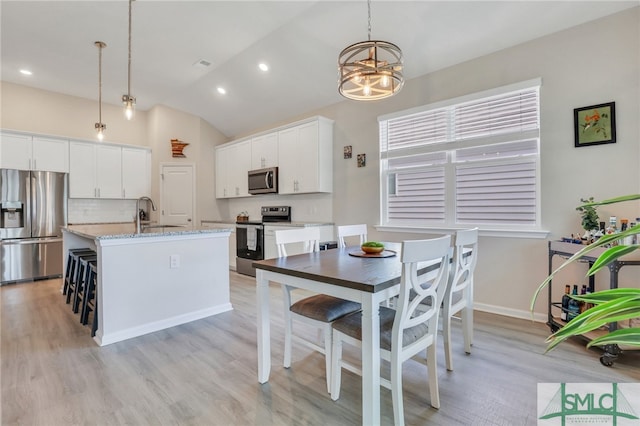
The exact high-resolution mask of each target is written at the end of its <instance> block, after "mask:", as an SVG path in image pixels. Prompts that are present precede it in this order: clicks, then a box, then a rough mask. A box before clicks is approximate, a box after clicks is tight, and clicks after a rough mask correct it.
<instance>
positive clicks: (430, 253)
mask: <svg viewBox="0 0 640 426" xmlns="http://www.w3.org/2000/svg"><path fill="white" fill-rule="evenodd" d="M450 256H451V236H450V235H446V236H444V237H440V238H433V239H429V240H411V241H404V242H403V243H402V257H401V261H402V277H401V281H400V295H399V297H398V306H397V307H396V316H395V320H394V322H393V334H392V339H393V340H392V342H393V343H392V345H391V347H392V350H399V351H402V349H403V347H404V345H403V342H402V339H403V336H404V331H405V330H406V329H408V328H412V327H416V326H421V325H426V326H427V327H424V326H423V327H417V328H416V329H415V330H416V333H424V335H423V336H419V337H417V338H416V339H415V341H416V342H417V341H421V340H424V339H426V338H429V337H428V336H432V337H431V338H433V339H435V336H436V334H437V331H438V314H439V312H440V302H441V300H442V297H443V295H444V292H445V290H446V287H447V280H448V277H449V268H450V264H449V263H450V262H449V260H450ZM427 262H429V263H431V264H433V265H434V266H435V265H437V266H435V267H436V269H434V271H432V272H430V273H422V274H419V270H420V268H421V267H424V265H425V263H427ZM414 343H415V342H413V343H412V344H414Z"/></svg>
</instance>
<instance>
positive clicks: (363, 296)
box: [253, 243, 402, 425]
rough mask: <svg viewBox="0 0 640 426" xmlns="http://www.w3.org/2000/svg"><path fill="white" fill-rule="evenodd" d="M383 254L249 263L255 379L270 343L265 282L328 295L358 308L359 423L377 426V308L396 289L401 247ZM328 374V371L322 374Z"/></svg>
mask: <svg viewBox="0 0 640 426" xmlns="http://www.w3.org/2000/svg"><path fill="white" fill-rule="evenodd" d="M384 244H385V252H383V253H384V255H386V256H388V257H378V256H362V255H363V254H364V253H363V252H362V251H361V250H360V247H359V246H353V247H345V248H337V249H330V250H324V251H318V252H313V253H305V254H299V255H295V256H288V257H280V258H276V259H267V260H261V261H256V262H253V266H254V267H255V268H256V293H257V326H258V330H257V331H258V333H257V334H258V381H259V382H260V383H266V382H268V381H269V374H270V372H271V339H270V313H269V282H270V281H272V282H276V283H280V284H285V285H288V286H291V287H294V288H301V289H306V290H309V291H312V292H315V293H322V294H328V295H331V296H336V297H340V298H343V299H347V300H353V301H356V302H359V303H360V304H361V305H362V424H363V425H378V424H380V319H379V318H380V317H379V307H380V304H381V303H382V302H384V301H386V300H389V299H390V298H391V297H393V296H396V295H397V294H398V293H399V289H400V278H401V274H402V262H401V261H400V256H401V247H402V245H401V244H400V243H384ZM326 374H330V372H326Z"/></svg>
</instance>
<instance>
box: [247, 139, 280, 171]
mask: <svg viewBox="0 0 640 426" xmlns="http://www.w3.org/2000/svg"><path fill="white" fill-rule="evenodd" d="M277 166H278V132H273V133H267V134H264V135H259V136H256V137H253V138H251V169H252V170H256V169H264V168H265V167H277Z"/></svg>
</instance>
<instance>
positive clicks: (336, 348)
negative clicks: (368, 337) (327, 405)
mask: <svg viewBox="0 0 640 426" xmlns="http://www.w3.org/2000/svg"><path fill="white" fill-rule="evenodd" d="M331 352H332V354H331V399H332V400H334V401H336V400H337V399H338V398H340V382H341V381H342V339H340V336H339V335H338V332H337V331H333V347H332V349H331ZM327 374H329V373H327Z"/></svg>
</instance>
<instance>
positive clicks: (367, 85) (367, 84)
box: [362, 77, 371, 96]
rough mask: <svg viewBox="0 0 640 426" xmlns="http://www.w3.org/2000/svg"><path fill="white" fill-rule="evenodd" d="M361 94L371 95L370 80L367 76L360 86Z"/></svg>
mask: <svg viewBox="0 0 640 426" xmlns="http://www.w3.org/2000/svg"><path fill="white" fill-rule="evenodd" d="M362 94H363V95H365V96H371V82H370V81H369V77H367V78H365V80H364V86H363V87H362Z"/></svg>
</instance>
